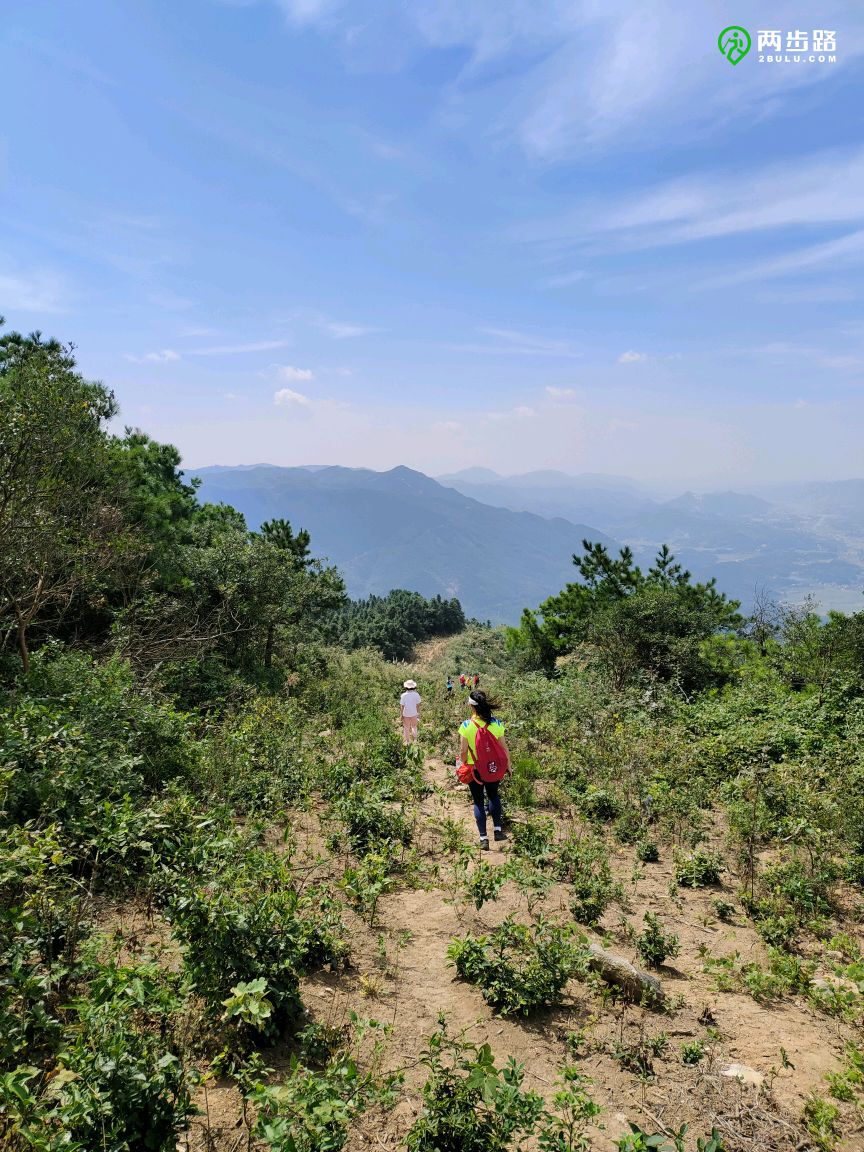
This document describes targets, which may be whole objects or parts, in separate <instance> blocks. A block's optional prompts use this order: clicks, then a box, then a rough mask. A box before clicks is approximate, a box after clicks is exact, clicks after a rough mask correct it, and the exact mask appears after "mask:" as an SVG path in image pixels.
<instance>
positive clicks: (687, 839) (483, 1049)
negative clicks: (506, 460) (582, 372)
mask: <svg viewBox="0 0 864 1152" xmlns="http://www.w3.org/2000/svg"><path fill="white" fill-rule="evenodd" d="M113 412H114V401H113V398H112V396H111V394H110V392H108V391H107V390H106V389H105V388H103V387H101V386H98V385H94V384H89V383H87V382H86V381H84V380H82V379H81V378H80V376H79V375H78V374H77V371H76V369H75V365H74V361H73V358H72V356H71V353H70V352H69V351H68V350H65V349H63V348H62V347H60V346H59V345H56V344H53V343H50V342H43V341H41V340H37V339H34V338H23V337H20V336H17V335H10V336H7V337H5V338H3V339H2V340H0V622H2V632H0V640H2V642H0V1146H2V1147H3V1148H4V1149H5V1148H9V1149H10V1150H13V1152H23V1150H25V1149H26V1150H30V1149H34V1150H38V1152H61V1150H71V1152H95V1150H97V1149H99V1150H103V1152H139V1150H153V1152H169V1150H173V1149H176V1148H178V1147H179V1148H185V1149H190V1150H196V1152H197V1150H205V1149H206V1150H210V1152H212V1150H214V1149H215V1150H217V1152H237V1150H238V1149H241V1148H242V1149H256V1150H259V1152H317V1150H323V1152H331V1150H338V1149H341V1148H343V1147H346V1148H349V1149H360V1148H369V1147H373V1148H374V1147H380V1148H393V1149H395V1148H408V1149H412V1150H415V1152H433V1150H434V1149H442V1150H447V1152H449V1150H451V1149H452V1150H456V1149H467V1150H469V1152H475V1150H476V1152H480V1150H481V1149H482V1150H483V1152H497V1150H504V1149H517V1148H538V1149H546V1150H551V1149H559V1150H567V1149H582V1150H584V1149H589V1148H593V1149H598V1150H604V1149H605V1150H612V1149H619V1150H621V1152H645V1150H647V1149H668V1150H673V1152H678V1150H680V1149H683V1150H684V1152H721V1150H723V1149H725V1150H726V1152H752V1150H753V1149H760V1150H761V1149H766V1150H771V1149H778V1150H779V1149H788V1150H790V1152H791V1150H793V1149H797V1150H801V1152H803V1150H804V1149H807V1148H811V1149H823V1150H831V1149H837V1150H838V1152H854V1150H856V1149H859V1148H860V1147H861V1142H862V1132H864V1126H862V1110H864V1051H862V1036H861V1025H862V1020H864V1012H862V1008H864V952H862V949H864V932H862V917H864V613H861V612H859V613H857V614H854V615H846V616H842V615H839V614H835V615H833V616H831V617H830V618H829V619H828V620H827V621H823V620H821V619H820V618H819V617H818V616H816V615H815V614H812V613H808V612H806V611H791V610H788V609H783V608H780V607H777V606H774V605H771V604H768V603H763V604H761V605H760V606H759V610H758V611H757V613H756V614H755V615H754V616H752V617H749V618H745V617H743V616H741V615H740V613H739V611H738V610H737V606H736V605H735V604H734V603H730V602H729V601H727V600H725V599H724V598H723V597H722V596H720V595H719V593H717V591H716V589H715V588H714V587H713V586H712V585H711V584H710V583H707V584H706V583H699V582H696V581H694V580H693V579H692V578H691V577H690V576H689V574H688V573H686V572H684V571H683V570H682V569H681V568H680V567H679V566H678V565H677V564H676V562H675V559H674V557H672V556H670V555H669V554H668V553H667V552H665V551H661V553H660V555H659V556H658V557H657V560H656V562H655V563H654V565H653V566H652V567H651V568H650V569H647V570H644V571H643V570H640V569H639V568H638V567H637V566H636V565H635V564H634V563H633V559H632V557H631V556H630V555H629V554H628V553H626V552H625V553H623V554H621V555H619V556H617V557H615V556H612V555H611V554H610V553H609V552H608V551H607V550H606V549H605V548H603V547H602V545H601V544H598V542H596V541H586V548H585V550H584V554H582V555H581V556H580V557H579V559H578V563H577V566H576V569H574V576H575V575H578V577H579V578H578V580H577V581H575V582H574V583H573V584H571V585H568V586H567V587H566V588H565V589H564V590H563V591H561V592H560V593H559V592H556V590H555V589H554V588H550V589H548V593H549V598H548V599H547V600H545V601H544V602H543V604H542V605H541V606H540V608H539V609H537V610H536V611H535V610H529V611H527V612H526V614H525V617H524V618H523V622H522V625H521V627H520V628H519V629H513V630H510V631H509V632H508V631H505V630H498V629H491V628H488V627H483V626H481V625H477V624H470V625H467V626H466V625H465V621H464V616H463V615H462V609H461V605H459V603H458V602H448V601H444V600H432V601H425V600H423V598H422V597H418V596H416V595H415V594H412V593H411V592H406V591H396V592H393V593H392V594H391V595H390V596H388V597H381V598H370V599H368V600H366V601H362V602H356V603H353V604H352V603H350V602H349V601H348V600H347V599H346V596H345V592H344V587H343V584H342V579H341V576H340V573H339V572H337V571H336V570H334V569H333V568H331V567H329V566H327V565H326V564H323V563H322V562H320V561H318V560H316V559H315V555H316V552H317V548H316V540H315V538H314V535H313V536H312V537H311V538H310V537H309V535H307V533H306V532H305V531H304V527H305V526H304V525H303V524H302V523H295V524H293V525H292V524H289V523H287V522H285V521H278V520H274V521H270V522H267V523H265V524H263V525H261V526H260V530H258V531H255V532H250V531H249V530H248V528H247V525H246V524H245V522H244V520H243V517H242V516H241V515H240V514H239V513H238V512H237V511H236V510H234V509H233V508H230V507H228V506H225V505H206V504H201V503H200V502H199V501H198V500H197V499H196V494H195V488H194V485H191V484H188V483H186V481H185V479H184V477H183V476H182V474H181V472H180V469H179V466H180V461H179V458H178V455H177V453H176V451H175V450H174V449H173V448H171V447H170V446H166V445H160V444H157V443H155V442H154V441H152V440H150V439H149V438H148V437H147V436H146V435H144V434H143V433H139V432H132V431H129V432H127V433H125V434H124V435H122V436H119V437H118V436H112V435H110V434H109V433H108V432H107V431H106V421H107V419H108V418H109V417H110V416H111V415H112V414H113ZM526 607H530V606H526ZM460 672H466V673H470V674H472V675H473V674H474V673H478V674H479V675H480V676H481V682H482V684H483V686H484V688H485V689H486V690H487V691H489V692H490V694H494V695H495V696H496V697H498V699H499V701H500V710H499V715H500V716H501V718H502V719H503V720H504V722H505V726H506V733H507V739H508V742H509V745H510V748H511V752H512V769H513V770H512V774H511V775H510V777H509V779H508V780H507V782H506V783H505V785H504V789H503V792H504V805H505V817H506V819H505V829H506V832H507V837H508V838H507V839H506V840H505V841H503V842H500V843H495V844H494V845H493V849H494V850H493V851H491V852H489V853H488V854H485V853H484V854H481V853H480V851H479V850H478V843H477V832H476V829H475V827H474V823H473V819H472V816H471V810H470V807H469V804H468V799H467V795H466V793H465V791H464V788H462V787H460V786H458V785H457V784H456V781H455V778H454V773H453V757H454V755H455V750H456V745H455V738H454V734H455V730H456V727H457V725H458V722H459V721H460V720H461V719H463V718H464V716H465V715H466V707H467V704H466V699H465V695H464V694H463V693H461V692H460V690H459V688H458V687H457V688H456V689H455V692H454V694H452V695H450V694H448V693H447V691H446V688H445V682H446V678H447V676H448V675H449V674H453V675H455V676H457V677H458V674H459V673H460ZM408 675H412V676H413V677H414V678H416V679H417V680H418V681H419V683H420V691H421V695H422V696H423V698H424V706H423V711H422V716H421V723H420V743H419V746H417V747H410V748H407V749H406V748H404V747H403V746H402V743H401V740H400V738H399V736H398V732H397V720H398V696H399V692H400V690H401V684H402V682H403V680H404V679H405V678H406V677H407V676H408ZM625 964H629V965H631V966H632V967H630V968H627V967H626V966H622V965H625Z"/></svg>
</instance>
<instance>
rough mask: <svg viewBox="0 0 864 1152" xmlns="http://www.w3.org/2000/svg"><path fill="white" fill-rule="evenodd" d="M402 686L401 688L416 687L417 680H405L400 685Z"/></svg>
mask: <svg viewBox="0 0 864 1152" xmlns="http://www.w3.org/2000/svg"><path fill="white" fill-rule="evenodd" d="M402 687H403V688H416V687H417V681H416V680H406V681H405V683H404V684H403V685H402Z"/></svg>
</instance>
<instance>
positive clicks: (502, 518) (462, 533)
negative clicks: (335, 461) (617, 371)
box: [192, 465, 614, 623]
mask: <svg viewBox="0 0 864 1152" xmlns="http://www.w3.org/2000/svg"><path fill="white" fill-rule="evenodd" d="M192 475H195V476H198V477H199V478H200V480H201V488H200V498H201V499H203V500H208V501H212V502H214V503H218V502H220V501H221V502H224V503H226V504H231V505H233V506H234V507H235V508H237V509H238V511H240V512H242V513H243V515H244V516H245V517H246V521H247V523H248V524H249V527H250V528H253V529H255V528H258V527H260V525H261V523H262V522H263V521H265V520H270V519H273V518H275V517H280V516H281V517H285V518H286V519H288V520H290V521H291V523H292V524H293V525H294V526H295V527H302V528H306V529H307V530H308V531H309V532H310V533H311V536H312V551H313V553H314V554H315V555H316V556H326V557H327V559H328V560H330V561H331V562H332V563H334V564H336V565H337V567H338V568H339V569H340V570H341V572H342V574H343V575H344V577H345V580H346V583H347V585H348V591H349V593H350V595H351V596H353V597H362V596H368V595H369V594H370V593H378V594H385V593H387V592H389V591H390V589H391V588H409V589H411V590H412V591H415V592H420V593H422V594H423V595H424V596H434V595H436V594H440V595H442V596H446V597H448V598H449V597H451V596H456V597H458V598H459V600H460V601H461V602H462V607H463V608H464V609H465V612H466V613H467V614H468V615H469V616H474V617H477V618H478V619H481V620H491V621H493V623H502V622H507V623H513V622H515V621H516V620H518V618H519V615H520V613H521V611H522V609H523V608H524V607H527V606H529V605H531V606H533V605H536V604H538V603H539V602H540V601H541V600H543V599H545V598H546V597H547V596H548V595H550V593H551V592H555V591H558V590H559V589H560V588H562V587H563V586H564V584H565V583H566V582H567V581H568V580H572V578H573V573H574V569H573V565H572V561H571V558H572V555H573V553H574V552H580V551H581V542H582V539H583V538H584V537H585V536H590V537H591V538H592V539H597V540H601V541H602V542H604V543H606V544H610V545H611V544H613V543H614V542H613V541H612V540H611V539H610V538H609V537H608V536H606V535H605V533H602V532H598V531H597V530H596V529H595V528H593V527H591V526H589V525H587V524H575V523H571V522H570V521H568V520H563V519H561V518H560V517H544V516H539V515H536V514H534V513H531V512H521V511H511V510H510V509H507V508H495V507H490V506H488V505H485V506H484V505H483V504H481V503H480V502H479V501H477V500H474V499H473V498H471V497H470V496H465V495H463V494H462V493H460V492H457V491H456V490H455V489H453V488H448V487H445V486H444V485H443V484H439V483H438V482H437V481H435V480H433V479H431V478H430V477H429V476H425V475H424V474H423V473H422V472H414V471H412V470H411V469H410V468H393V469H392V470H391V471H389V472H373V471H371V470H369V469H363V468H339V467H324V466H322V467H312V468H309V467H306V468H276V467H271V466H268V465H257V466H254V467H244V468H223V467H218V466H217V467H212V468H201V469H199V470H198V471H196V472H193V473H192Z"/></svg>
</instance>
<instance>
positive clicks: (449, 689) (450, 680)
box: [447, 676, 453, 696]
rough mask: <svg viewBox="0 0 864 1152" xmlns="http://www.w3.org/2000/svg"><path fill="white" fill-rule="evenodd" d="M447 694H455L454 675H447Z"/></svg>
mask: <svg viewBox="0 0 864 1152" xmlns="http://www.w3.org/2000/svg"><path fill="white" fill-rule="evenodd" d="M447 695H448V696H452V695H453V677H452V676H448V677H447Z"/></svg>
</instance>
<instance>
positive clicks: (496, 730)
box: [459, 716, 504, 764]
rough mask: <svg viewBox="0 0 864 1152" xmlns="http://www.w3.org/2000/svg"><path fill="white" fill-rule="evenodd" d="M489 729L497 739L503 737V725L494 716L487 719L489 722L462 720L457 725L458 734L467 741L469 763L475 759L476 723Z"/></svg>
mask: <svg viewBox="0 0 864 1152" xmlns="http://www.w3.org/2000/svg"><path fill="white" fill-rule="evenodd" d="M478 724H480V725H481V727H483V728H487V727H488V729H489V731H490V732H491V733H492V735H493V736H495V737H496V739H498V740H503V738H504V725H503V724H502V723H501V721H500V720H497V719H496V718H495V717H494V716H493V717H492V719H491V720H490V721H489V724H488V725H487V724H484V723H483V721H482V720H463V721H462V723H461V724H460V725H459V735H460V736H461V737H462V738H463V739H464V740H466V741H467V743H468V754H469V761H468V763H469V764H473V762H474V761H475V760H476V759H477V725H478Z"/></svg>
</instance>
